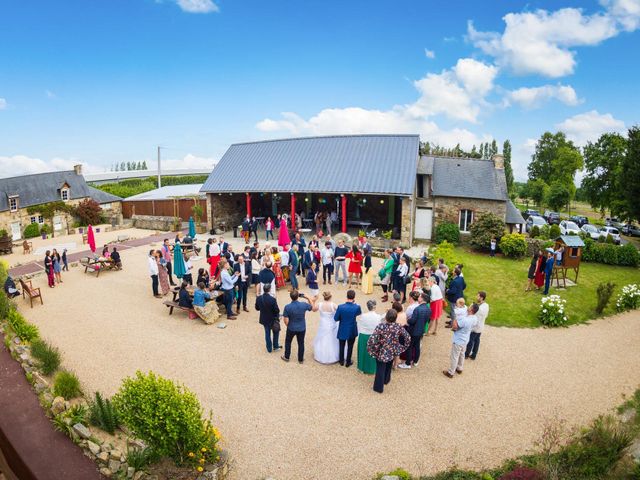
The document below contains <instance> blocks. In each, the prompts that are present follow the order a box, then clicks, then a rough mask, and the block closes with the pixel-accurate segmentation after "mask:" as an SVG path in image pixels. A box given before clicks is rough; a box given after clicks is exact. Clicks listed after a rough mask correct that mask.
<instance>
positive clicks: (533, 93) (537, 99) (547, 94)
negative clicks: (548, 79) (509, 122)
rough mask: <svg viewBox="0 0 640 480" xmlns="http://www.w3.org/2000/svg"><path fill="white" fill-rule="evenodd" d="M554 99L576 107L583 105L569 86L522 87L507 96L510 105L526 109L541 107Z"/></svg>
mask: <svg viewBox="0 0 640 480" xmlns="http://www.w3.org/2000/svg"><path fill="white" fill-rule="evenodd" d="M552 99H556V100H558V101H560V102H562V103H564V104H565V105H570V106H576V105H578V104H580V103H581V100H580V99H579V98H578V95H577V94H576V91H575V90H574V89H573V87H571V86H569V85H543V86H541V87H532V88H529V87H522V88H518V89H516V90H512V91H510V92H508V93H507V96H506V102H507V104H508V105H509V104H511V103H515V104H517V105H520V106H521V107H523V108H526V109H533V108H538V107H541V106H542V104H543V103H545V102H547V101H549V100H552Z"/></svg>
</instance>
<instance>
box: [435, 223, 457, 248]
mask: <svg viewBox="0 0 640 480" xmlns="http://www.w3.org/2000/svg"><path fill="white" fill-rule="evenodd" d="M435 240H436V243H441V242H443V241H445V240H446V241H447V242H449V243H453V244H454V245H457V244H458V243H460V229H459V228H458V226H457V225H456V224H455V223H451V222H441V223H439V224H438V226H437V227H436V238H435Z"/></svg>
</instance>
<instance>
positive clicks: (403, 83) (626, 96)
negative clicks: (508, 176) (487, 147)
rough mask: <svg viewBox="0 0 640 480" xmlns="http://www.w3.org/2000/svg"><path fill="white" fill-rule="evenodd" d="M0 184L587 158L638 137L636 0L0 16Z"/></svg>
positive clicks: (202, 7)
mask: <svg viewBox="0 0 640 480" xmlns="http://www.w3.org/2000/svg"><path fill="white" fill-rule="evenodd" d="M0 18H2V26H3V27H2V29H0V175H3V176H7V175H15V174H20V173H23V172H36V171H46V170H51V169H59V168H68V167H69V166H70V165H73V164H74V163H78V162H82V163H85V164H86V167H87V169H88V170H90V171H101V170H104V169H108V168H109V167H110V166H111V165H112V164H113V163H114V162H121V161H139V160H145V159H146V160H151V159H152V158H154V155H155V147H156V145H163V146H166V147H167V149H166V150H165V152H164V153H163V155H164V156H165V157H166V158H167V159H168V160H167V165H168V166H173V167H180V166H183V167H187V166H192V167H202V166H209V165H212V164H213V162H215V161H216V160H217V159H219V158H220V156H221V155H222V154H223V153H224V151H225V150H226V148H227V147H228V146H229V144H231V143H234V142H239V141H247V140H256V139H264V138H277V137H290V136H301V135H326V134H349V133H407V132H411V133H419V134H420V135H421V137H422V139H423V140H425V141H427V140H428V141H432V142H435V143H438V144H441V145H451V146H453V145H455V144H456V143H460V144H461V145H463V146H465V147H470V146H471V144H473V143H479V142H481V141H486V140H490V139H492V138H496V139H497V140H498V141H499V142H502V141H503V140H504V139H506V138H509V139H510V140H511V142H512V144H513V149H514V163H515V170H516V175H517V177H520V178H523V177H524V176H526V164H527V162H528V159H529V155H530V153H531V149H532V145H533V143H534V141H535V139H536V138H537V137H538V136H539V135H540V134H541V133H542V132H544V131H545V130H557V129H562V130H564V131H565V132H566V133H567V134H568V135H569V136H570V138H573V139H574V140H575V141H576V142H577V143H578V144H584V142H586V141H587V140H589V139H596V138H597V136H598V135H599V134H600V133H602V132H604V131H624V129H625V127H629V126H631V125H633V124H636V123H638V122H639V121H640V120H639V118H638V112H639V111H640V108H639V107H640V95H639V94H638V88H637V84H638V73H639V70H640V67H639V66H638V62H637V52H638V51H639V50H640V31H639V30H640V0H600V1H595V0H594V1H583V2H577V1H562V2H560V1H553V2H551V1H532V2H516V1H511V2H477V1H475V0H465V1H451V2H446V4H445V2H436V1H424V0H423V1H417V0H415V1H411V0H406V1H400V2H382V1H372V0H368V1H363V0H354V1H348V2H334V1H323V2H319V1H308V2H299V1H293V0H282V1H278V2H265V1H257V0H255V1H254V0H251V1H249V0H247V1H238V0H110V1H103V2H86V1H85V0H66V1H56V2H54V1H50V0H32V1H29V2H26V1H25V2H23V1H20V2H2V3H1V4H0Z"/></svg>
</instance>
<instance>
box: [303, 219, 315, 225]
mask: <svg viewBox="0 0 640 480" xmlns="http://www.w3.org/2000/svg"><path fill="white" fill-rule="evenodd" d="M302 223H304V224H305V225H306V226H308V227H310V226H312V225H313V218H305V219H304V220H302Z"/></svg>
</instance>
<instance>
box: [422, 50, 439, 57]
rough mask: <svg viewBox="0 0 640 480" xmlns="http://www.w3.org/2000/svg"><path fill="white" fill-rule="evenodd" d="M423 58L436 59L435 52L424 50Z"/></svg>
mask: <svg viewBox="0 0 640 480" xmlns="http://www.w3.org/2000/svg"><path fill="white" fill-rule="evenodd" d="M424 56H425V57H427V58H436V52H434V51H433V50H429V49H428V48H425V49H424Z"/></svg>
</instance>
